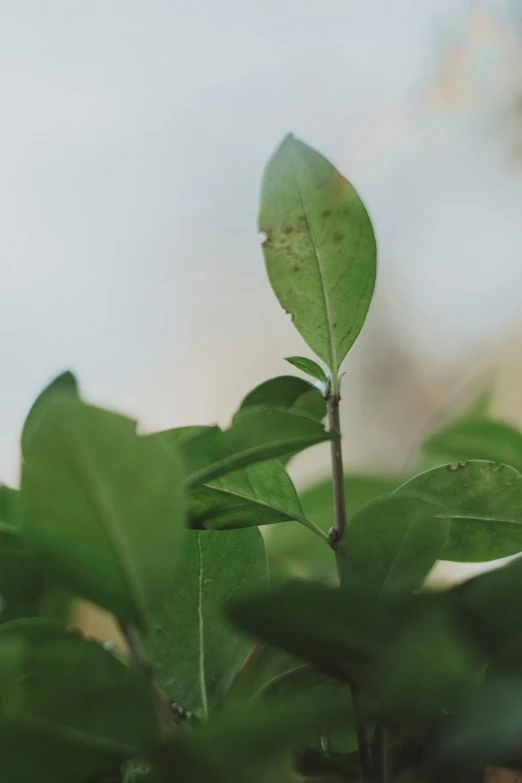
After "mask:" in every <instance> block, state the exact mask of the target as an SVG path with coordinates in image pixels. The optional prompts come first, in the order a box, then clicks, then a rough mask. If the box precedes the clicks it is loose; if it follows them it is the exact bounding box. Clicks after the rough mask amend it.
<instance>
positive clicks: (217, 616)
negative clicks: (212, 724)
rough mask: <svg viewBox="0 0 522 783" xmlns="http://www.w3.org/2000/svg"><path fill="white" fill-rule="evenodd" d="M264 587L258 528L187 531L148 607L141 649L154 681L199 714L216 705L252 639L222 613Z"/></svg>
mask: <svg viewBox="0 0 522 783" xmlns="http://www.w3.org/2000/svg"><path fill="white" fill-rule="evenodd" d="M266 587H267V566H266V554H265V547H264V543H263V538H262V536H261V534H260V532H259V530H257V529H255V528H250V529H248V530H234V531H224V532H214V531H203V532H199V531H187V533H186V536H185V539H184V547H183V551H182V556H181V563H180V566H179V567H178V569H177V570H175V571H173V572H172V575H171V579H170V583H169V585H168V588H167V589H166V590H165V592H164V593H163V594H162V595H161V597H159V598H158V600H157V602H156V603H155V604H154V605H153V607H152V609H151V614H152V618H151V623H150V630H149V633H148V634H147V636H146V637H145V638H144V643H145V647H146V650H147V653H148V655H149V657H150V660H151V661H152V663H153V664H154V667H155V669H156V672H157V682H158V683H159V685H160V686H161V687H162V688H163V690H165V692H166V693H168V694H169V696H170V698H171V699H172V700H173V701H175V702H177V703H178V704H181V706H182V707H184V708H185V709H187V710H189V711H190V712H193V713H196V714H198V715H205V714H206V713H207V712H208V711H209V710H212V709H214V708H215V707H216V706H217V705H219V704H220V703H221V701H222V700H223V697H224V696H225V694H226V692H227V691H228V689H229V687H230V685H231V683H232V680H233V679H234V677H235V675H236V674H237V672H238V670H239V668H240V666H241V664H242V662H243V660H244V659H245V657H246V655H247V653H248V651H249V649H250V646H251V642H249V640H248V639H246V638H245V637H244V636H241V635H239V634H237V633H235V632H234V631H233V630H232V629H231V628H230V625H229V623H228V622H227V621H226V618H225V617H224V615H223V605H226V603H227V602H228V600H229V598H230V597H231V596H234V597H236V596H237V597H241V596H242V595H246V594H248V593H249V592H250V591H251V590H253V589H256V588H257V589H260V588H265V589H266Z"/></svg>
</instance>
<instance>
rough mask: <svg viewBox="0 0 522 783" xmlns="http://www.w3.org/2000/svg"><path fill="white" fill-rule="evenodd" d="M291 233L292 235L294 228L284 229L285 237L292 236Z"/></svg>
mask: <svg viewBox="0 0 522 783" xmlns="http://www.w3.org/2000/svg"><path fill="white" fill-rule="evenodd" d="M293 233H294V227H293V226H287V227H286V228H285V234H286V235H287V236H288V235H289V234H293Z"/></svg>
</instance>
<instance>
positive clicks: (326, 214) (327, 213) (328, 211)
mask: <svg viewBox="0 0 522 783" xmlns="http://www.w3.org/2000/svg"><path fill="white" fill-rule="evenodd" d="M331 214H332V210H331V209H324V210H323V211H322V212H321V217H324V218H327V217H330V216H331Z"/></svg>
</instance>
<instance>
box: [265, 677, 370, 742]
mask: <svg viewBox="0 0 522 783" xmlns="http://www.w3.org/2000/svg"><path fill="white" fill-rule="evenodd" d="M302 692H306V693H310V694H312V693H315V694H316V698H317V700H318V702H319V703H322V702H324V703H328V702H331V704H332V705H337V706H336V709H338V711H339V712H340V713H341V714H342V713H343V712H346V715H348V717H349V720H348V724H345V723H341V724H337V725H335V724H334V725H330V726H329V727H328V729H326V728H323V727H319V729H318V732H317V735H316V736H315V737H313V738H311V739H310V740H309V743H308V747H309V748H310V749H315V750H317V751H320V750H321V737H327V738H328V745H329V750H330V752H331V753H346V754H347V753H353V752H354V751H356V750H357V735H356V732H355V728H354V725H353V706H352V697H351V693H350V688H349V687H348V686H347V685H345V684H344V683H340V682H338V681H337V680H334V679H333V678H332V677H328V676H327V675H326V674H323V673H322V672H320V671H318V670H317V669H316V668H314V667H313V666H310V664H301V665H300V666H297V667H294V669H292V670H290V671H287V672H284V673H282V674H281V675H280V676H279V677H275V678H274V679H273V680H272V682H270V683H267V685H266V686H265V688H264V690H263V696H264V697H265V698H267V697H268V698H275V699H280V700H281V701H284V700H286V699H288V698H291V697H293V696H295V695H298V694H299V693H302Z"/></svg>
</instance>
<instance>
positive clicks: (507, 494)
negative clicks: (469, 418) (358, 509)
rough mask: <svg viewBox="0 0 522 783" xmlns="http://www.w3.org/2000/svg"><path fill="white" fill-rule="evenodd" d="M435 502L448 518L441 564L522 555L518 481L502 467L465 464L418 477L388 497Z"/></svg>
mask: <svg viewBox="0 0 522 783" xmlns="http://www.w3.org/2000/svg"><path fill="white" fill-rule="evenodd" d="M403 494H408V495H411V494H415V495H419V496H421V497H424V498H425V499H426V500H429V501H430V502H434V503H439V504H440V505H441V506H442V507H443V508H444V510H445V512H446V514H447V515H448V517H449V520H450V528H449V534H448V538H447V540H446V544H445V546H444V548H443V550H442V552H441V553H440V558H441V560H456V561H461V562H479V563H480V562H485V561H487V560H497V559H499V558H502V557H507V556H508V555H514V554H516V553H517V552H520V551H522V480H521V479H520V475H519V474H518V473H517V472H516V471H515V470H513V469H512V468H509V467H506V466H505V465H495V464H494V463H493V462H482V461H475V462H466V463H463V464H459V465H443V466H442V467H439V468H433V469H432V470H428V471H426V473H421V474H420V475H419V476H415V477H414V478H412V479H410V480H409V481H407V482H406V484H403V485H402V487H399V489H398V490H396V492H395V493H394V496H397V495H403Z"/></svg>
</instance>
